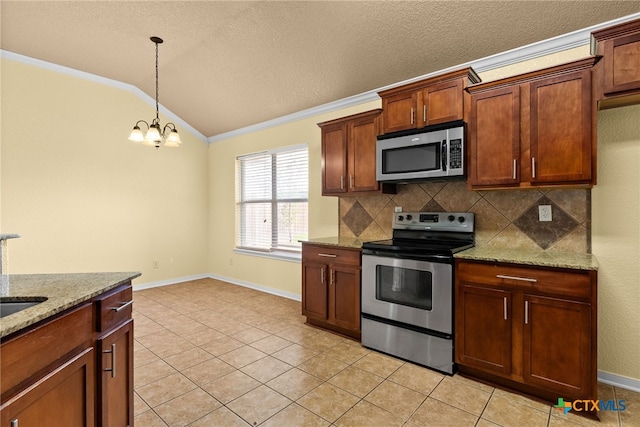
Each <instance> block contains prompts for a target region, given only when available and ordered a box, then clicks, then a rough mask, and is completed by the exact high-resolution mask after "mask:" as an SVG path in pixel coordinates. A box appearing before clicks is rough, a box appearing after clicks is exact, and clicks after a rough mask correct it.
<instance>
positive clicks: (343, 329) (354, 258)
mask: <svg viewBox="0 0 640 427" xmlns="http://www.w3.org/2000/svg"><path fill="white" fill-rule="evenodd" d="M360 272H361V251H360V250H359V249H350V248H339V247H335V246H326V245H313V244H309V243H303V244H302V314H303V315H304V316H306V317H307V323H310V324H312V325H316V326H320V327H323V328H327V329H331V330H334V331H336V332H340V333H342V334H345V335H349V336H351V337H354V338H358V339H359V338H360Z"/></svg>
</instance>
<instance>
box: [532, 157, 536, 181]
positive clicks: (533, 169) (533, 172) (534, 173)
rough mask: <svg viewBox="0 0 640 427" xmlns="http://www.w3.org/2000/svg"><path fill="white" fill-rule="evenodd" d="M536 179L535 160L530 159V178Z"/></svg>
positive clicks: (533, 158)
mask: <svg viewBox="0 0 640 427" xmlns="http://www.w3.org/2000/svg"><path fill="white" fill-rule="evenodd" d="M535 177H536V158H535V157H532V158H531V178H535Z"/></svg>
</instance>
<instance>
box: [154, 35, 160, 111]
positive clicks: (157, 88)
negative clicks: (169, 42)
mask: <svg viewBox="0 0 640 427" xmlns="http://www.w3.org/2000/svg"><path fill="white" fill-rule="evenodd" d="M155 44H156V119H157V120H158V123H159V122H160V115H159V112H158V92H159V86H158V43H157V42H156V43H155Z"/></svg>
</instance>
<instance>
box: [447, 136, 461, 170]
mask: <svg viewBox="0 0 640 427" xmlns="http://www.w3.org/2000/svg"><path fill="white" fill-rule="evenodd" d="M449 167H450V168H451V169H461V168H462V139H452V140H450V141H449Z"/></svg>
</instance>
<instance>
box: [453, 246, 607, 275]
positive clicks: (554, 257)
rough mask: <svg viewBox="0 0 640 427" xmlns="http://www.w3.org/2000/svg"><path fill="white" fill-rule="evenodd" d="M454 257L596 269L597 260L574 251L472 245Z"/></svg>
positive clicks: (540, 265)
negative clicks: (472, 246)
mask: <svg viewBox="0 0 640 427" xmlns="http://www.w3.org/2000/svg"><path fill="white" fill-rule="evenodd" d="M454 257H455V258H460V259H469V260H476V261H491V262H506V263H512V264H524V265H533V266H539V267H556V268H571V269H574V270H598V260H596V257H595V256H593V255H592V254H587V253H576V252H548V251H542V250H540V251H532V250H519V249H510V248H485V247H481V246H480V247H478V246H476V247H474V248H471V249H467V250H466V251H462V252H458V253H457V254H455V255H454Z"/></svg>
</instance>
